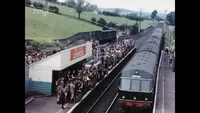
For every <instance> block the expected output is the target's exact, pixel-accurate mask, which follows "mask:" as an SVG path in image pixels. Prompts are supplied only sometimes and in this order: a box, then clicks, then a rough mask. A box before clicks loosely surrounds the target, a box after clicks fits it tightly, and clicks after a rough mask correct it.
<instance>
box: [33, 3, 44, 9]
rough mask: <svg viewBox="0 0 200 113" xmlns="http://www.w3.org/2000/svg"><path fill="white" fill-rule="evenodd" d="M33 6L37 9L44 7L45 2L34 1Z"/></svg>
mask: <svg viewBox="0 0 200 113" xmlns="http://www.w3.org/2000/svg"><path fill="white" fill-rule="evenodd" d="M33 6H34V7H35V8H36V9H43V8H44V4H42V3H40V2H33Z"/></svg>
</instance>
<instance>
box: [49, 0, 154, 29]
mask: <svg viewBox="0 0 200 113" xmlns="http://www.w3.org/2000/svg"><path fill="white" fill-rule="evenodd" d="M49 5H56V4H53V3H49ZM56 6H58V7H59V9H60V11H59V12H60V13H62V14H66V15H70V16H73V17H76V18H77V17H78V14H77V13H76V11H75V10H74V9H73V8H69V7H67V6H61V5H56ZM92 17H95V18H96V19H97V20H98V19H99V18H104V19H105V20H106V22H115V23H117V24H119V25H121V24H126V23H127V24H128V25H133V24H135V21H133V20H129V19H126V18H123V17H113V16H105V15H99V14H95V13H93V12H83V13H82V14H81V18H82V19H85V20H89V21H91V18H92ZM151 23H152V21H149V20H145V21H143V22H142V24H141V27H142V29H145V28H147V27H148V26H149V24H151Z"/></svg>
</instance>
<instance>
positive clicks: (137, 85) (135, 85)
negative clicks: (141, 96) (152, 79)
mask: <svg viewBox="0 0 200 113" xmlns="http://www.w3.org/2000/svg"><path fill="white" fill-rule="evenodd" d="M131 90H133V91H139V90H140V80H138V79H132V80H131Z"/></svg>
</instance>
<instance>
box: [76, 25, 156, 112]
mask: <svg viewBox="0 0 200 113" xmlns="http://www.w3.org/2000/svg"><path fill="white" fill-rule="evenodd" d="M153 30H154V29H152V30H148V32H146V33H145V34H144V36H143V37H141V38H139V39H138V40H136V43H137V45H136V46H135V47H136V49H139V48H140V47H141V46H142V45H143V44H144V41H145V40H147V39H148V38H149V37H150V36H149V34H151V32H152V31H153ZM119 77H120V72H119V73H118V74H117V76H115V78H114V79H113V80H112V81H111V82H110V83H109V84H108V85H107V86H106V87H105V88H103V89H101V91H99V92H103V93H101V94H100V96H99V97H98V98H97V99H95V100H92V104H88V103H87V104H84V106H83V107H82V109H81V111H80V112H79V113H121V112H120V111H119V109H118V108H119V106H118V104H117V101H116V100H117V96H118V84H119V80H120V79H119Z"/></svg>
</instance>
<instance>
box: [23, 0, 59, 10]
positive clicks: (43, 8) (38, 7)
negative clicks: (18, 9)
mask: <svg viewBox="0 0 200 113" xmlns="http://www.w3.org/2000/svg"><path fill="white" fill-rule="evenodd" d="M31 4H32V5H33V6H34V8H36V9H41V10H45V5H44V4H42V3H40V2H33V3H32V2H31V1H30V0H25V6H27V7H30V6H31ZM48 11H49V12H52V13H59V8H58V7H56V6H49V7H48Z"/></svg>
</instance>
